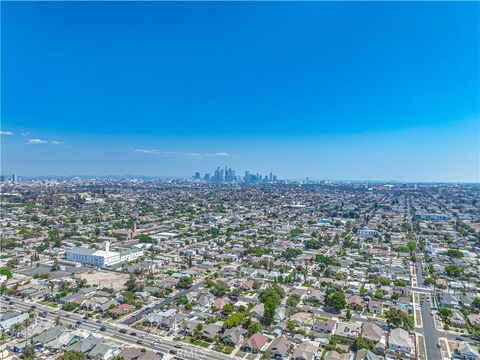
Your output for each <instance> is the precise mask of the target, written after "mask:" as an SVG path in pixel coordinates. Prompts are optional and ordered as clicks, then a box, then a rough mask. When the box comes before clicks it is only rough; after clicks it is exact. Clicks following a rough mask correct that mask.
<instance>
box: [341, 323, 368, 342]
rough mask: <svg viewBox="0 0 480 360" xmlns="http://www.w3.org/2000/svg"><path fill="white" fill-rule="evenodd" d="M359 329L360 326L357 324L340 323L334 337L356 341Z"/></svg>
mask: <svg viewBox="0 0 480 360" xmlns="http://www.w3.org/2000/svg"><path fill="white" fill-rule="evenodd" d="M361 327H362V326H361V325H360V324H357V323H346V322H342V321H340V322H339V323H338V326H337V329H336V330H335V335H336V336H340V337H343V338H346V339H356V338H357V336H358V335H359V334H360V329H361Z"/></svg>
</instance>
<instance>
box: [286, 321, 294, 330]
mask: <svg viewBox="0 0 480 360" xmlns="http://www.w3.org/2000/svg"><path fill="white" fill-rule="evenodd" d="M287 329H288V330H289V331H290V332H293V330H295V323H294V322H293V321H289V322H288V323H287Z"/></svg>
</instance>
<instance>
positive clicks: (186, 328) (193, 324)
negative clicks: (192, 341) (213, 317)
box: [180, 320, 201, 336]
mask: <svg viewBox="0 0 480 360" xmlns="http://www.w3.org/2000/svg"><path fill="white" fill-rule="evenodd" d="M199 324H201V322H200V321H197V320H190V321H186V322H185V323H184V324H183V326H182V328H181V330H180V332H181V333H182V334H183V335H186V336H193V333H194V331H195V329H196V328H197V326H198V325H199Z"/></svg>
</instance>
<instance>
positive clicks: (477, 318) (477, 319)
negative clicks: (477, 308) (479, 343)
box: [467, 314, 480, 329]
mask: <svg viewBox="0 0 480 360" xmlns="http://www.w3.org/2000/svg"><path fill="white" fill-rule="evenodd" d="M467 319H468V322H469V323H470V324H471V325H472V326H473V327H474V328H475V329H480V315H479V314H470V315H468V316H467Z"/></svg>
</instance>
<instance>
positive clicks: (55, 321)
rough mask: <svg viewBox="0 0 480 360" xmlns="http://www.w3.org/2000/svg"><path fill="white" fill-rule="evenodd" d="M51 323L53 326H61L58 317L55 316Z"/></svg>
mask: <svg viewBox="0 0 480 360" xmlns="http://www.w3.org/2000/svg"><path fill="white" fill-rule="evenodd" d="M53 323H54V324H55V326H60V325H62V320H60V316H57V317H56V318H55V320H53Z"/></svg>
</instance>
